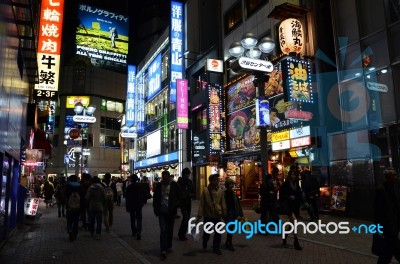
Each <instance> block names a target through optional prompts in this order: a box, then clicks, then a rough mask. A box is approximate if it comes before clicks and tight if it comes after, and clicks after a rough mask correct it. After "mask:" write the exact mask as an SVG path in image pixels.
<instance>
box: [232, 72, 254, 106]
mask: <svg viewBox="0 0 400 264" xmlns="http://www.w3.org/2000/svg"><path fill="white" fill-rule="evenodd" d="M253 81H254V75H250V76H247V77H245V78H243V79H241V80H239V81H238V82H235V83H234V84H232V85H230V86H228V88H227V89H226V91H227V93H226V94H227V97H228V98H227V103H228V113H232V112H235V111H237V110H240V109H243V108H245V107H247V106H249V105H252V104H254V103H255V98H256V87H255V86H254V83H253Z"/></svg>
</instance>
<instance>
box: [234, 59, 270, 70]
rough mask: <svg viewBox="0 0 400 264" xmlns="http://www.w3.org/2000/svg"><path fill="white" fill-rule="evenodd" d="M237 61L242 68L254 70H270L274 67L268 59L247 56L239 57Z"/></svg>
mask: <svg viewBox="0 0 400 264" xmlns="http://www.w3.org/2000/svg"><path fill="white" fill-rule="evenodd" d="M238 63H239V66H240V67H242V68H243V69H249V70H254V71H261V72H272V71H273V69H274V65H273V64H272V63H271V62H270V61H265V60H259V59H252V58H248V57H240V58H239V60H238Z"/></svg>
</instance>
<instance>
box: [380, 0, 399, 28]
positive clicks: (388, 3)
mask: <svg viewBox="0 0 400 264" xmlns="http://www.w3.org/2000/svg"><path fill="white" fill-rule="evenodd" d="M378 2H380V1H378ZM384 5H385V11H386V12H385V13H386V20H387V23H388V24H393V23H395V22H397V21H399V20H400V2H399V1H398V0H384ZM374 17H375V15H374Z"/></svg>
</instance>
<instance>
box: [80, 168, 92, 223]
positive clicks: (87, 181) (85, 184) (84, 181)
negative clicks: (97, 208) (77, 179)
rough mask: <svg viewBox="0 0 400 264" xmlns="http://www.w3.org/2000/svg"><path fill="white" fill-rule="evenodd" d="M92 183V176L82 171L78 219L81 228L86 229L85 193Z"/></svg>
mask: <svg viewBox="0 0 400 264" xmlns="http://www.w3.org/2000/svg"><path fill="white" fill-rule="evenodd" d="M91 185H92V176H91V175H90V174H89V173H82V177H81V187H82V200H81V210H80V211H81V215H80V220H81V221H82V228H83V229H86V230H87V229H88V221H87V216H88V208H87V202H86V193H87V191H88V190H89V188H90V186H91Z"/></svg>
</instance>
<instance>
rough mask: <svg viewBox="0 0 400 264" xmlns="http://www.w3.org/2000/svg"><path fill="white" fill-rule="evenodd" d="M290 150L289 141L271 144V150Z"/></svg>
mask: <svg viewBox="0 0 400 264" xmlns="http://www.w3.org/2000/svg"><path fill="white" fill-rule="evenodd" d="M282 149H290V140H284V141H279V142H272V150H273V151H275V150H282Z"/></svg>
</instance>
